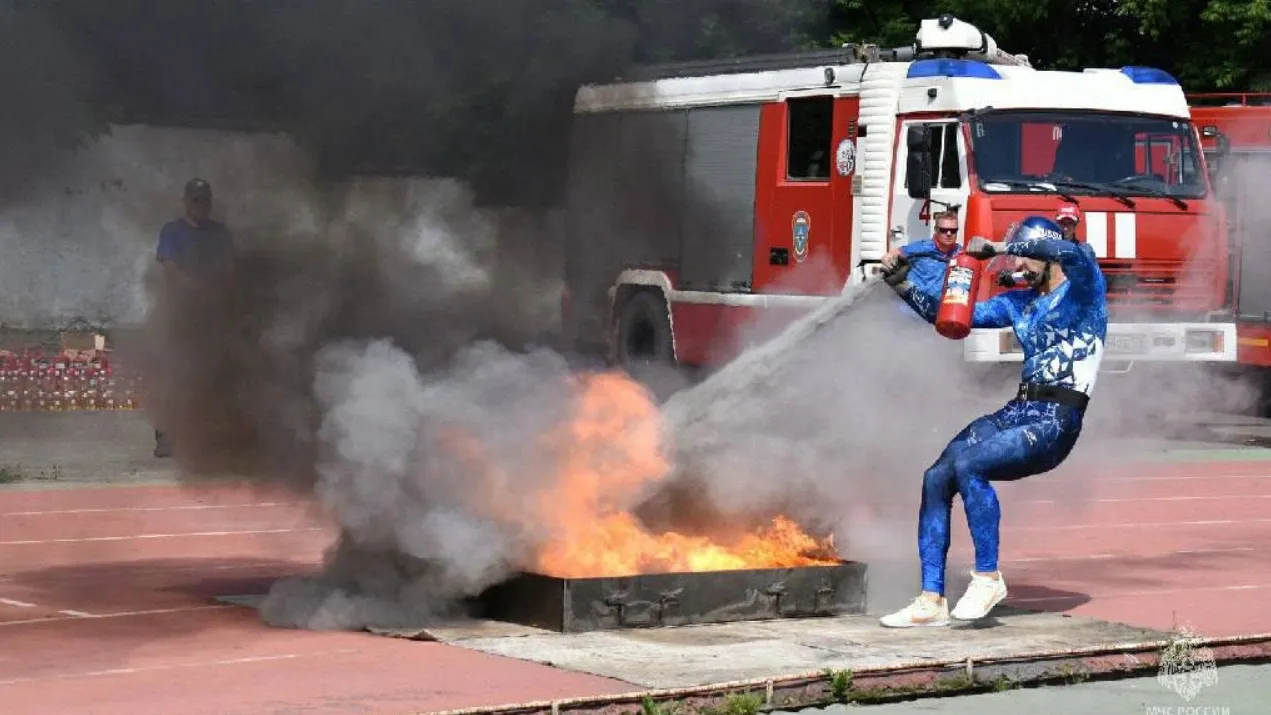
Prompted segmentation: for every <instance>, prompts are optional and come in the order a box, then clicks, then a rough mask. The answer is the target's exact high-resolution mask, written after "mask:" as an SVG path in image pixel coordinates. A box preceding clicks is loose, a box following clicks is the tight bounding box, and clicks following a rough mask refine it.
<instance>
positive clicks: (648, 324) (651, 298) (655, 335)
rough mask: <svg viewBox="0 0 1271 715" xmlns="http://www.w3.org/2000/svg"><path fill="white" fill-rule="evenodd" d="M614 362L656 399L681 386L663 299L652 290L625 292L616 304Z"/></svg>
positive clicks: (663, 397) (667, 314)
mask: <svg viewBox="0 0 1271 715" xmlns="http://www.w3.org/2000/svg"><path fill="white" fill-rule="evenodd" d="M615 323H616V325H615V329H616V336H615V337H616V341H615V346H614V348H615V350H614V352H615V358H616V360H617V362H618V364H619V365H620V366H621V367H622V368H623V369H624V370H626V371H627V373H628V374H630V375H631V376H632V377H634V378H635V379H636V380H638V381H640V382H641V383H643V384H644V385H645V386H646V387H648V388H649V389H650V390H652V391H653V392H654V394H656V395H657V396H658V397H659V398H660V399H665V398H666V397H667V396H669V394H670V393H671V392H674V391H675V390H678V389H679V388H681V387H683V384H682V383H683V382H684V380H683V378H682V377H681V376H680V374H679V370H678V369H677V367H678V366H677V365H676V360H675V347H674V344H673V342H672V338H671V316H670V314H669V313H668V310H667V305H666V301H665V300H664V299H663V298H662V296H661V295H659V294H658V293H655V292H653V291H648V290H640V291H636V292H634V293H631V294H629V295H628V296H627V297H626V299H624V300H623V301H622V303H621V304H620V305H619V306H618V312H617V315H616V321H615Z"/></svg>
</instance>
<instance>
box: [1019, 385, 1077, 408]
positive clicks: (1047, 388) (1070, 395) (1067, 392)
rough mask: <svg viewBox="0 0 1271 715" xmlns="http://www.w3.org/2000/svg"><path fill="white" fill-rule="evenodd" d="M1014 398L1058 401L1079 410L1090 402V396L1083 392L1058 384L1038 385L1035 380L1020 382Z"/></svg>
mask: <svg viewBox="0 0 1271 715" xmlns="http://www.w3.org/2000/svg"><path fill="white" fill-rule="evenodd" d="M1015 399H1016V400H1022V401H1025V402H1029V401H1040V402H1058V403H1059V404H1061V405H1067V406H1069V407H1075V408H1077V409H1079V410H1084V409H1085V408H1086V405H1088V404H1090V396H1089V395H1087V394H1086V393H1084V392H1080V391H1078V390H1074V389H1072V388H1071V387H1060V386H1058V385H1038V384H1037V383H1035V382H1021V383H1020V384H1019V391H1018V392H1016V393H1015Z"/></svg>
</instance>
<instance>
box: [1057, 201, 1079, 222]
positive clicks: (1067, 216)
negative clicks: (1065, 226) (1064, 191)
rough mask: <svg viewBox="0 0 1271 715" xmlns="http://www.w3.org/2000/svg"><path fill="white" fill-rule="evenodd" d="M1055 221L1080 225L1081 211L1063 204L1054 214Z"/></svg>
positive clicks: (1070, 205)
mask: <svg viewBox="0 0 1271 715" xmlns="http://www.w3.org/2000/svg"><path fill="white" fill-rule="evenodd" d="M1055 221H1072V222H1073V223H1081V209H1079V208H1077V207H1076V206H1073V205H1072V204H1065V205H1063V206H1061V207H1060V208H1059V211H1058V212H1056V213H1055Z"/></svg>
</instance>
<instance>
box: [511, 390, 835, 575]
mask: <svg viewBox="0 0 1271 715" xmlns="http://www.w3.org/2000/svg"><path fill="white" fill-rule="evenodd" d="M577 388H578V389H577V400H576V406H575V411H574V414H573V418H572V419H571V420H570V421H569V422H568V423H567V424H565V425H563V426H560V427H558V428H556V429H554V430H552V431H551V433H550V434H549V435H548V437H547V442H548V444H549V445H550V448H551V449H552V450H553V453H554V454H556V455H558V457H559V464H558V473H557V480H556V482H555V488H553V489H551V490H549V491H548V492H547V493H545V494H542V495H541V496H540V497H539V498H538V500H537V502H536V504H535V509H536V510H537V513H538V514H539V516H540V517H541V518H542V521H543V522H544V523H546V524H548V525H550V528H551V538H549V539H548V541H547V542H546V544H545V545H544V546H543V547H542V548H541V549H540V550H539V551H538V553H537V557H536V560H537V563H536V570H537V571H539V572H541V573H545V574H550V575H553V576H559V577H564V578H578V577H593V576H621V575H630V574H638V573H657V572H674V571H720V570H728V569H747V568H782V567H791V566H810V565H819V564H833V563H837V559H835V558H834V556H833V554H834V548H833V542H832V540H831V539H825V540H820V541H818V540H817V539H814V538H813V537H811V536H809V535H808V534H807V533H806V532H804V531H803V530H802V529H801V528H799V526H798V525H797V524H795V523H794V522H793V521H791V520H790V519H787V518H785V517H778V518H777V519H776V520H774V522H773V523H772V525H771V526H770V527H768V528H766V529H764V530H762V531H760V532H758V533H750V534H738V535H737V536H736V538H734V539H729V540H727V541H726V542H724V543H721V542H718V541H714V540H711V539H708V538H703V537H693V536H686V535H683V534H678V533H674V532H668V533H662V534H654V533H650V532H648V531H647V530H645V528H644V527H643V526H642V525H641V524H640V522H639V520H638V519H636V518H635V517H634V516H633V515H632V514H631V513H630V512H629V511H628V509H629V508H631V507H632V506H633V505H634V504H636V503H638V502H639V500H640V499H641V498H643V497H645V496H648V495H649V494H650V493H651V491H652V487H654V486H656V485H657V484H658V483H659V482H661V481H662V480H664V479H666V478H667V477H668V476H669V475H670V474H671V464H670V462H669V461H668V459H667V458H666V456H665V454H664V452H663V438H662V422H661V417H660V415H659V413H658V409H657V407H656V405H654V403H653V401H652V400H651V399H650V397H649V395H648V393H647V392H645V390H644V389H643V388H642V387H641V386H640V385H639V384H637V383H635V382H634V381H632V380H630V379H629V378H627V377H626V376H624V375H620V374H615V373H592V374H588V375H585V376H582V377H579V378H578V380H577Z"/></svg>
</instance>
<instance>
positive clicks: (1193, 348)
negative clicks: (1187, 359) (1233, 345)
mask: <svg viewBox="0 0 1271 715" xmlns="http://www.w3.org/2000/svg"><path fill="white" fill-rule="evenodd" d="M1224 347H1225V345H1224V342H1223V334H1222V332H1221V331H1217V330H1188V331H1187V332H1186V333H1185V334H1184V335H1183V349H1184V350H1186V351H1187V352H1189V353H1209V352H1219V353H1220V352H1222V351H1223V348H1224Z"/></svg>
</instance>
